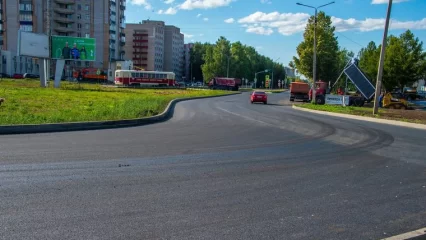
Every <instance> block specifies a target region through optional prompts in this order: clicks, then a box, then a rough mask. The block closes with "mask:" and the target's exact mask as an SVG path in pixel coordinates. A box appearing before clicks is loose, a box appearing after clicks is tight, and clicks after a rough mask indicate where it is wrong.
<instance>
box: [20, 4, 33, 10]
mask: <svg viewBox="0 0 426 240" xmlns="http://www.w3.org/2000/svg"><path fill="white" fill-rule="evenodd" d="M19 10H20V11H32V10H33V5H32V4H31V3H20V4H19Z"/></svg>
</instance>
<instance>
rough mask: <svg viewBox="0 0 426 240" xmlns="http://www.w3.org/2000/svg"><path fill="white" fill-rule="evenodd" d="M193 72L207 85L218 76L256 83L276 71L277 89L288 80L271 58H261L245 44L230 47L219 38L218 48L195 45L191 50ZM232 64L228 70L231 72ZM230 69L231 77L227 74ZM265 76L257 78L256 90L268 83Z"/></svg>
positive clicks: (282, 69)
mask: <svg viewBox="0 0 426 240" xmlns="http://www.w3.org/2000/svg"><path fill="white" fill-rule="evenodd" d="M190 56H191V59H190V61H191V64H192V66H191V68H192V69H191V72H192V77H193V78H195V79H197V80H198V79H204V81H206V82H208V81H209V80H210V79H211V78H213V77H215V76H222V77H225V76H227V75H228V76H229V77H235V78H241V79H242V78H245V79H249V80H250V82H252V81H253V80H254V74H255V73H256V72H261V71H264V70H266V69H268V70H270V71H269V73H267V74H269V75H271V76H270V78H271V77H272V73H271V70H273V71H274V82H273V84H274V87H277V86H278V80H279V79H281V80H284V79H285V70H284V66H283V65H282V64H280V63H277V62H275V61H273V60H272V59H271V58H268V57H265V56H263V55H261V54H259V53H258V52H257V51H256V49H255V48H253V47H250V46H247V45H244V44H242V43H241V42H234V43H231V42H230V41H229V40H227V39H226V38H225V37H220V38H219V39H218V40H217V41H216V43H215V44H210V43H200V42H196V43H194V46H193V48H192V49H191V53H190ZM228 64H229V68H228ZM228 69H229V73H228ZM265 75H266V74H265V73H261V74H258V75H257V78H258V81H257V86H256V87H260V85H261V84H262V81H264V79H265Z"/></svg>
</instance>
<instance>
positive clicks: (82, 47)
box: [52, 36, 96, 61]
mask: <svg viewBox="0 0 426 240" xmlns="http://www.w3.org/2000/svg"><path fill="white" fill-rule="evenodd" d="M52 58H53V59H69V60H75V61H95V60H96V40H95V39H94V38H79V37H68V36H52Z"/></svg>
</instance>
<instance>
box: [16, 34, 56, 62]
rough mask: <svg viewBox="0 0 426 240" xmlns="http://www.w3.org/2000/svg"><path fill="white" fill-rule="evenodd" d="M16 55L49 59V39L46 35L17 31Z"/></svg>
mask: <svg viewBox="0 0 426 240" xmlns="http://www.w3.org/2000/svg"><path fill="white" fill-rule="evenodd" d="M18 55H19V56H28V57H35V58H49V57H50V47H49V37H48V36H47V35H46V34H38V33H33V32H24V31H19V32H18Z"/></svg>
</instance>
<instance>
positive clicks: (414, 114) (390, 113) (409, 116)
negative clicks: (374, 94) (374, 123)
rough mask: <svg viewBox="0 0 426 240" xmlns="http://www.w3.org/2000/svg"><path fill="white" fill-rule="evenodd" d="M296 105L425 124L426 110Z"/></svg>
mask: <svg viewBox="0 0 426 240" xmlns="http://www.w3.org/2000/svg"><path fill="white" fill-rule="evenodd" d="M297 106H298V107H302V108H308V109H312V110H318V111H327V112H334V113H344V114H352V115H358V116H365V117H374V118H382V119H390V120H398V121H404V122H413V123H422V124H426V111H414V110H394V109H383V108H380V109H379V114H377V115H373V109H372V108H371V107H352V106H351V107H343V106H338V105H316V104H311V103H307V104H300V105H297Z"/></svg>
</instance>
